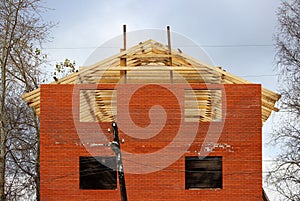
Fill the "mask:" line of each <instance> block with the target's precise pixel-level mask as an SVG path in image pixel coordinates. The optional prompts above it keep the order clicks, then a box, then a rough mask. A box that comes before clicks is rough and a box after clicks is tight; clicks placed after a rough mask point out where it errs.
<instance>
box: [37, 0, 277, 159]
mask: <svg viewBox="0 0 300 201" xmlns="http://www.w3.org/2000/svg"><path fill="white" fill-rule="evenodd" d="M44 2H45V6H46V7H48V8H51V10H49V12H48V13H46V14H45V15H44V16H43V17H44V18H45V20H51V21H53V22H58V25H57V27H55V28H54V29H53V31H52V33H51V36H52V37H53V38H52V42H50V43H48V44H46V45H45V46H44V47H45V51H46V53H47V54H48V58H49V59H50V62H51V63H52V64H55V63H56V62H58V61H63V60H64V59H65V58H69V59H71V60H75V61H76V64H77V65H78V66H81V65H84V64H85V61H86V59H87V58H88V57H89V55H91V54H92V53H93V51H94V50H95V49H96V48H97V47H99V46H101V45H102V44H104V43H105V42H106V41H108V40H110V39H112V38H114V37H116V36H118V35H120V34H122V25H123V24H126V25H127V31H128V32H131V31H137V30H144V29H161V30H165V29H166V26H167V25H170V26H171V30H172V31H174V32H176V33H178V34H182V35H184V36H185V37H186V38H188V39H190V40H192V41H194V43H196V44H198V45H199V46H200V47H202V48H203V50H204V51H205V52H206V53H207V54H208V55H209V56H210V57H211V58H212V60H213V62H214V64H215V65H217V66H222V68H223V69H225V70H227V71H228V72H230V73H233V74H235V75H237V76H240V77H243V78H245V79H247V80H249V81H252V82H254V83H259V84H262V85H263V87H266V88H268V89H271V90H273V91H277V89H278V86H279V84H278V83H277V76H276V75H275V74H276V72H274V56H275V50H274V46H273V44H274V40H273V36H274V33H275V32H276V24H277V16H276V9H277V7H278V6H279V4H280V1H277V0H263V1H261V0H239V1H237V0H211V1H204V0H189V1H183V0H177V1H176V0H151V1H146V0H124V1H117V0H109V1H108V0H106V1H105V0H86V1H79V0H45V1H44ZM138 42H139V41H138ZM120 48H122V47H115V48H112V49H110V50H109V48H107V49H105V48H103V52H104V53H105V52H106V53H107V51H112V53H113V52H114V51H115V52H114V53H118V51H119V49H120ZM180 48H181V47H180ZM101 59H103V58H101ZM99 60H100V59H99ZM50 71H51V67H50ZM273 116H274V115H272V117H271V118H270V119H269V120H268V121H267V123H265V125H264V128H263V134H264V141H266V138H267V137H268V133H270V132H271V127H272V122H273V121H274V117H273ZM275 151H276V150H274V149H272V147H270V146H266V145H265V146H264V159H265V160H268V159H269V157H270V156H272V155H273V153H274V152H275Z"/></svg>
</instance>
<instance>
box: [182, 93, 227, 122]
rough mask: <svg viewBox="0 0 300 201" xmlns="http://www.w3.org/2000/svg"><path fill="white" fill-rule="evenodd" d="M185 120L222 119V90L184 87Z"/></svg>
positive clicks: (213, 120) (214, 120) (215, 120)
mask: <svg viewBox="0 0 300 201" xmlns="http://www.w3.org/2000/svg"><path fill="white" fill-rule="evenodd" d="M184 120H185V122H220V121H222V90H220V89H193V90H192V89H186V90H185V91H184Z"/></svg>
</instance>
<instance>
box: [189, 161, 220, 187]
mask: <svg viewBox="0 0 300 201" xmlns="http://www.w3.org/2000/svg"><path fill="white" fill-rule="evenodd" d="M216 188H217V189H221V188H222V157H220V156H206V157H203V158H202V157H198V156H188V157H185V189H188V190H192V189H216Z"/></svg>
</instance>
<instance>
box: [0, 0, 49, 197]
mask: <svg viewBox="0 0 300 201" xmlns="http://www.w3.org/2000/svg"><path fill="white" fill-rule="evenodd" d="M41 9H42V6H41V4H40V0H0V57H1V58H0V59H1V60H0V65H1V77H0V79H1V85H0V90H1V92H0V123H1V125H0V200H1V201H2V200H18V199H19V198H21V197H22V196H23V198H24V196H26V195H28V193H30V194H31V195H35V196H36V200H39V122H38V118H37V117H36V116H35V113H34V112H33V111H32V110H31V109H30V108H29V107H28V106H27V105H24V103H23V102H22V100H21V99H20V95H21V94H22V93H24V91H31V90H33V89H35V88H37V87H38V84H39V83H40V80H39V77H40V75H41V71H40V67H41V65H42V64H43V63H44V62H45V59H46V58H45V57H44V56H43V55H42V54H41V52H40V47H41V44H42V42H44V41H45V40H46V39H47V36H48V32H49V29H50V28H51V27H52V24H49V23H44V22H43V21H42V17H41V11H42V10H41ZM32 192H34V193H32ZM24 199H27V198H24ZM27 200H29V198H28V199H27Z"/></svg>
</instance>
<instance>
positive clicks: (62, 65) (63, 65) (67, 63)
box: [53, 58, 76, 79]
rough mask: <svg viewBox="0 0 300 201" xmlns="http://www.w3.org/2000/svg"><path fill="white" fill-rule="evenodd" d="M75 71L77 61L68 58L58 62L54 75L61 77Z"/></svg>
mask: <svg viewBox="0 0 300 201" xmlns="http://www.w3.org/2000/svg"><path fill="white" fill-rule="evenodd" d="M74 72H76V63H75V61H72V62H71V60H70V59H67V58H66V59H65V60H64V61H62V62H58V63H56V65H55V69H54V72H53V76H54V77H56V78H58V79H60V78H62V77H65V76H68V75H69V74H71V73H74Z"/></svg>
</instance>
